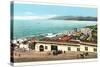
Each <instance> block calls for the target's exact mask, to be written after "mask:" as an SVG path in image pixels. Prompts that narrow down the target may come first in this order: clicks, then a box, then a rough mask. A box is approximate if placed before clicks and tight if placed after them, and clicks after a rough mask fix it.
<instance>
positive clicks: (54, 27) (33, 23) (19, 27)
mask: <svg viewBox="0 0 100 67" xmlns="http://www.w3.org/2000/svg"><path fill="white" fill-rule="evenodd" d="M91 25H96V21H74V20H73V21H69V20H14V22H13V31H11V32H13V38H22V37H26V36H36V35H40V34H46V33H60V32H64V31H68V30H72V29H74V28H82V27H85V26H91Z"/></svg>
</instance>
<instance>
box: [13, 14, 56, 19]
mask: <svg viewBox="0 0 100 67" xmlns="http://www.w3.org/2000/svg"><path fill="white" fill-rule="evenodd" d="M55 16H56V15H45V16H14V20H36V19H48V18H52V17H55Z"/></svg>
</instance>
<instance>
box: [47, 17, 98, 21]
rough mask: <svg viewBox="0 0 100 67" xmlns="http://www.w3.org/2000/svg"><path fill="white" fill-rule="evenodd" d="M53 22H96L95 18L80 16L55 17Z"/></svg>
mask: <svg viewBox="0 0 100 67" xmlns="http://www.w3.org/2000/svg"><path fill="white" fill-rule="evenodd" d="M49 19H54V20H79V21H97V17H89V16H88V17H82V16H56V17H53V18H49Z"/></svg>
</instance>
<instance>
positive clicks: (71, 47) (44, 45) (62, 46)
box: [35, 41, 97, 53]
mask: <svg viewBox="0 0 100 67" xmlns="http://www.w3.org/2000/svg"><path fill="white" fill-rule="evenodd" d="M53 50H56V51H58V50H60V51H82V52H95V53H96V52H97V46H96V44H91V43H85V42H84V43H83V42H81V43H77V42H76V43H71V42H70V43H67V42H66V43H64V42H50V41H37V42H36V44H35V51H40V52H43V51H53Z"/></svg>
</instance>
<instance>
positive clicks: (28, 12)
mask: <svg viewBox="0 0 100 67" xmlns="http://www.w3.org/2000/svg"><path fill="white" fill-rule="evenodd" d="M24 14H26V15H32V14H33V13H32V12H30V11H26V12H24Z"/></svg>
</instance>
